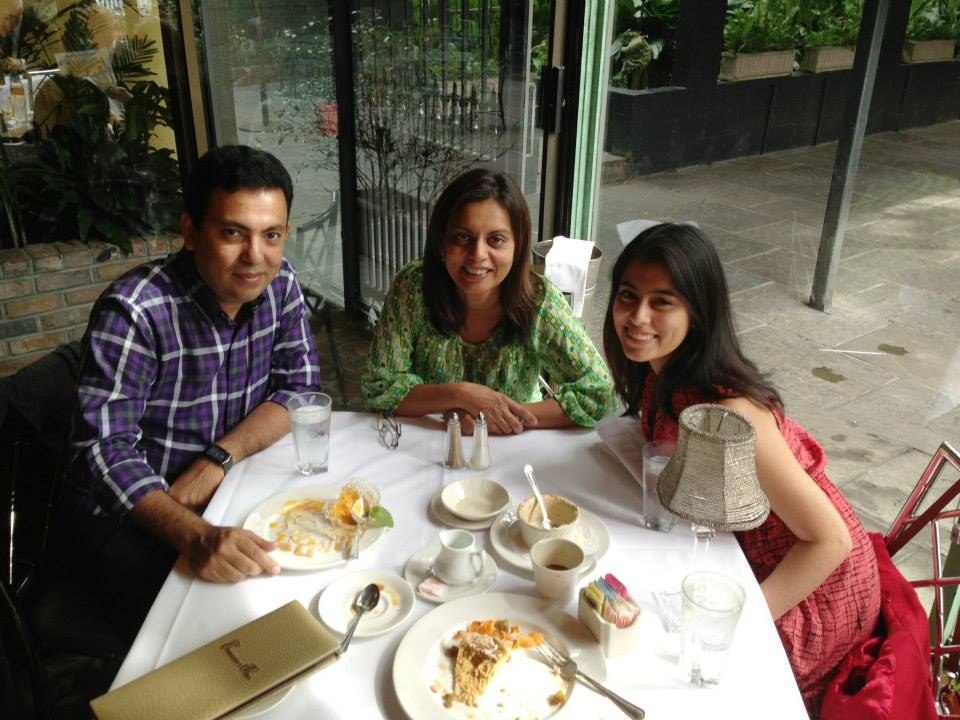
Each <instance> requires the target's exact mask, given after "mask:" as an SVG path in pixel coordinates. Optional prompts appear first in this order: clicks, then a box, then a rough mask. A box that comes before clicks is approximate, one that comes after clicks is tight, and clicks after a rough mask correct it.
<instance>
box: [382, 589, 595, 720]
mask: <svg viewBox="0 0 960 720" xmlns="http://www.w3.org/2000/svg"><path fill="white" fill-rule="evenodd" d="M490 618H495V619H500V618H503V619H506V620H508V621H510V622H511V623H513V624H517V625H519V626H520V628H521V630H522V631H523V632H531V631H535V630H539V631H540V632H542V633H543V634H544V637H545V638H546V640H547V641H548V642H550V643H551V644H552V645H554V646H556V647H558V648H559V649H560V650H561V651H562V652H566V653H569V654H570V655H571V656H572V657H574V658H575V659H576V661H577V663H578V664H579V665H580V667H581V668H582V669H583V670H584V672H586V673H587V674H589V675H592V676H593V677H595V678H596V679H597V680H598V681H600V682H603V681H604V680H605V679H606V664H605V662H604V659H603V654H602V653H601V651H600V646H599V645H598V644H597V642H596V640H594V638H593V636H592V635H591V634H590V632H589V631H588V630H587V628H586V627H585V626H584V625H583V624H582V623H580V621H578V620H576V619H575V618H573V617H571V616H570V615H567V614H566V613H565V612H563V611H562V610H559V609H558V608H557V607H555V606H553V605H551V604H550V603H549V602H548V601H546V600H543V599H541V598H534V597H530V596H527V595H511V594H507V593H491V594H488V595H479V596H476V597H466V598H461V599H460V600H454V601H453V602H448V603H445V604H443V605H440V606H439V607H437V608H435V609H434V610H431V611H430V612H429V613H427V614H426V615H424V616H423V617H422V618H420V619H419V620H418V621H417V622H416V623H415V624H414V625H413V627H411V628H410V629H409V630H408V631H407V634H406V635H405V636H404V638H403V640H402V641H401V642H400V646H399V647H398V648H397V654H396V655H395V656H394V660H393V686H394V688H396V691H397V697H398V699H399V701H400V705H401V706H402V707H403V709H404V710H405V711H406V713H407V715H408V716H409V717H411V718H417V720H449V719H450V718H458V719H462V720H466V719H467V718H473V719H475V720H483V719H485V718H489V719H491V720H492V719H493V718H500V717H508V718H513V717H523V718H534V717H536V718H546V717H551V716H552V715H556V714H557V713H559V712H562V711H563V709H564V707H565V706H566V704H564V705H561V706H560V707H558V708H553V707H550V705H549V704H548V702H547V698H548V697H549V696H550V695H551V694H552V693H555V692H557V691H558V690H560V689H564V688H565V689H566V691H567V697H568V699H569V696H570V694H571V693H573V692H583V691H584V689H580V688H576V687H574V686H572V685H570V684H567V683H565V682H564V681H563V680H562V679H561V678H560V677H559V676H558V675H557V674H555V673H554V672H553V671H552V670H551V669H550V668H549V667H547V665H545V664H544V663H543V662H541V661H540V660H539V658H538V657H537V654H536V652H535V651H532V650H519V651H514V653H513V656H512V658H511V660H510V662H509V663H507V664H506V665H505V666H504V667H503V668H501V670H500V672H499V673H497V676H496V677H495V678H494V680H493V683H492V684H491V686H490V687H489V688H488V689H487V692H486V693H484V695H483V696H482V697H481V698H480V702H479V704H478V707H475V708H473V707H467V706H465V705H463V704H462V703H459V702H455V703H453V705H452V706H451V707H449V708H445V707H444V706H443V694H444V692H449V691H450V689H451V686H452V683H453V666H452V661H451V660H450V658H449V656H448V655H447V654H446V652H445V650H446V648H447V647H448V646H450V645H453V644H455V642H454V641H453V640H452V638H453V634H454V633H455V632H456V631H458V630H462V629H465V628H466V626H467V624H468V623H469V622H471V621H472V620H485V619H490ZM446 668H449V672H446ZM447 676H449V677H447ZM500 688H505V690H504V691H502V692H501V690H500ZM568 701H569V700H568Z"/></svg>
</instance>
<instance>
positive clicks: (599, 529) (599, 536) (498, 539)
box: [490, 508, 610, 577]
mask: <svg viewBox="0 0 960 720" xmlns="http://www.w3.org/2000/svg"><path fill="white" fill-rule="evenodd" d="M570 539H571V540H573V541H574V542H575V543H577V544H578V545H579V546H580V547H582V548H583V554H584V555H586V556H587V560H588V561H587V562H586V563H585V564H584V570H583V575H588V574H589V573H591V572H592V571H593V568H594V567H596V564H597V562H598V561H599V560H600V558H602V557H603V556H604V555H606V554H607V550H609V549H610V530H609V529H608V528H607V526H606V525H605V524H604V522H603V520H601V519H600V518H599V517H597V516H596V515H594V514H593V513H592V512H590V511H589V510H586V509H584V508H580V526H579V527H578V528H577V530H576V532H575V533H574V535H573V536H572V537H570ZM490 544H491V545H493V549H494V550H495V551H496V552H497V555H499V556H500V557H501V558H502V559H503V561H504V562H506V563H507V565H510V566H511V567H512V568H513V569H514V570H519V571H520V572H522V573H525V574H527V575H529V576H531V577H532V576H533V565H532V564H531V562H530V547H529V546H528V545H527V544H526V543H525V542H524V540H523V536H522V535H521V534H520V524H519V523H518V522H517V509H516V508H513V509H512V510H507V511H506V512H505V513H503V514H502V515H500V516H499V517H498V518H497V519H496V520H494V521H493V525H491V526H490Z"/></svg>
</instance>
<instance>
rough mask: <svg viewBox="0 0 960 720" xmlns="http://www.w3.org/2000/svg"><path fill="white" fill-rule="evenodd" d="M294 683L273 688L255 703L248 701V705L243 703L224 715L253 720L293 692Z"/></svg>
mask: <svg viewBox="0 0 960 720" xmlns="http://www.w3.org/2000/svg"><path fill="white" fill-rule="evenodd" d="M295 684H296V683H292V684H290V685H287V686H286V687H282V688H280V689H279V690H274V691H273V692H272V693H270V694H268V695H265V696H264V697H262V698H261V699H259V700H257V701H256V702H255V703H250V704H249V705H245V706H244V707H242V708H240V709H238V710H234V711H233V712H232V713H230V714H228V715H227V716H226V717H227V718H229V720H253V718H258V717H260V716H261V715H265V714H267V713H268V712H270V711H271V710H273V709H274V708H275V707H277V706H278V705H279V704H280V703H282V702H283V701H284V700H286V699H287V696H288V695H289V694H290V693H291V692H293V686H294V685H295Z"/></svg>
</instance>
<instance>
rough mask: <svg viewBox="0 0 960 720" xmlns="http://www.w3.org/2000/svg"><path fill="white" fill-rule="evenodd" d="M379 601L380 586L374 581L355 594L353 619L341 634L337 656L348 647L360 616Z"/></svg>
mask: <svg viewBox="0 0 960 720" xmlns="http://www.w3.org/2000/svg"><path fill="white" fill-rule="evenodd" d="M379 602H380V588H378V587H377V584H376V583H370V584H369V585H367V586H366V587H365V588H364V589H363V590H361V591H360V594H359V595H357V599H356V600H355V601H354V603H353V609H354V612H356V615H354V616H353V619H352V620H351V621H350V625H349V627H347V634H346V635H344V636H343V640H342V641H341V642H340V649H339V650H337V657H340V656H341V655H343V654H344V653H345V652H346V651H347V648H348V647H350V641H351V640H352V639H353V633H354V632H356V629H357V625H358V624H359V623H360V618H361V617H363V614H364V613H365V612H369V611H370V610H373V609H374V608H375V607H376V606H377V603H379Z"/></svg>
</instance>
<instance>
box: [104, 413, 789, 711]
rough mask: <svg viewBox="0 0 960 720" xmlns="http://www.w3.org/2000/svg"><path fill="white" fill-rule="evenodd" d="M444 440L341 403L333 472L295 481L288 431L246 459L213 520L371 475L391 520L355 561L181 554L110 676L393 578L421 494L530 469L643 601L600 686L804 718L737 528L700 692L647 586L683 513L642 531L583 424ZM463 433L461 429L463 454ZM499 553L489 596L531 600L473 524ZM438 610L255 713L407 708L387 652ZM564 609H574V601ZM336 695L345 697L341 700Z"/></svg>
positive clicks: (690, 707)
mask: <svg viewBox="0 0 960 720" xmlns="http://www.w3.org/2000/svg"><path fill="white" fill-rule="evenodd" d="M444 439H445V435H444V433H443V432H442V430H441V429H440V423H439V422H438V421H435V420H431V419H430V418H425V419H422V420H415V421H410V420H405V421H403V436H402V437H401V439H400V447H399V448H398V449H397V450H395V451H392V452H390V451H388V450H386V449H385V448H384V447H383V446H382V445H381V444H380V443H379V441H378V434H377V430H376V417H375V416H372V415H365V414H360V413H335V414H334V417H333V431H332V440H331V457H330V469H329V472H328V473H326V474H325V475H317V476H313V477H308V478H305V477H302V476H300V475H298V474H296V473H295V472H294V471H293V469H292V468H293V463H294V454H293V441H292V438H291V437H290V436H289V435H288V436H287V437H285V438H283V439H281V440H280V441H278V442H277V443H275V444H274V445H273V446H271V447H270V448H268V449H266V450H264V451H263V452H261V453H258V454H257V455H254V456H253V457H250V458H248V459H247V460H245V461H244V462H241V463H239V464H238V465H237V466H236V468H235V469H234V470H232V471H231V472H230V473H229V475H228V476H227V477H226V478H225V479H224V482H223V484H222V485H221V487H220V488H219V490H218V491H217V493H216V495H215V496H214V498H213V500H212V501H211V503H210V506H209V507H208V508H207V511H206V513H205V514H204V517H206V519H207V520H209V521H210V522H213V523H218V524H225V525H241V524H242V523H243V521H244V519H245V518H246V517H247V515H248V514H249V513H250V512H251V511H252V510H253V509H254V508H255V507H256V506H257V505H258V504H259V503H260V502H261V501H262V500H263V499H265V498H267V497H269V496H271V495H273V494H275V493H277V492H279V491H281V490H285V489H288V488H293V487H296V486H298V485H311V484H318V483H324V484H326V483H330V484H336V485H339V484H342V483H343V482H345V481H346V480H348V479H349V478H351V477H355V476H362V477H365V478H367V479H369V480H372V481H375V482H377V483H378V484H379V486H380V489H381V493H382V503H383V505H384V506H385V507H387V508H389V509H390V511H391V512H392V513H393V516H394V518H395V521H396V527H395V528H394V529H393V530H391V531H389V533H388V534H387V535H386V536H385V537H384V538H382V539H381V540H380V542H378V543H377V544H376V545H375V546H374V547H373V548H372V549H370V550H369V551H366V552H364V553H363V554H362V556H361V557H360V559H359V560H352V561H350V562H349V564H346V565H340V566H337V567H333V568H329V569H326V570H322V571H318V572H284V573H281V574H280V575H278V576H273V577H259V578H251V579H248V580H245V581H244V582H241V583H239V584H236V585H215V584H212V583H207V582H203V581H200V580H196V579H194V578H193V577H191V576H190V574H189V570H188V569H185V568H186V566H185V564H184V563H183V560H182V558H181V560H180V561H179V562H178V564H177V566H176V567H175V568H174V570H173V571H172V572H171V573H170V576H169V577H168V579H167V581H166V583H165V584H164V586H163V588H162V590H161V591H160V593H159V595H158V596H157V599H156V602H155V603H154V605H153V608H152V609H151V611H150V614H149V615H148V617H147V619H146V622H145V623H144V625H143V627H142V628H141V630H140V634H139V635H138V636H137V639H136V642H135V643H134V645H133V647H132V649H131V650H130V653H129V655H128V656H127V658H126V660H125V661H124V663H123V666H122V667H121V669H120V672H119V673H118V674H117V677H116V679H115V680H114V684H113V687H119V686H120V685H123V684H125V683H127V682H130V681H131V680H133V679H135V678H137V677H139V676H141V675H143V674H144V673H147V672H149V671H150V670H153V669H154V668H156V667H158V666H160V665H163V664H164V663H167V662H170V661H171V660H174V659H176V658H177V657H180V656H181V655H183V654H185V653H187V652H189V651H191V650H193V649H195V648H197V647H199V646H200V645H203V644H204V643H207V642H209V641H211V640H213V639H215V638H217V637H219V636H220V635H223V634H225V633H227V632H229V631H230V630H231V629H233V628H235V627H238V626H240V625H242V624H244V623H247V622H249V621H251V620H253V619H255V618H256V617H258V616H261V615H263V614H265V613H267V612H269V611H271V610H273V609H275V608H277V607H279V606H280V605H283V604H284V603H286V602H289V601H290V600H294V599H296V600H299V601H300V602H302V603H303V604H304V605H305V606H306V607H307V608H309V609H310V610H311V611H313V612H316V608H317V598H318V596H319V595H320V593H321V592H322V591H323V589H324V587H326V585H328V584H329V583H330V582H332V581H333V580H335V579H336V578H338V577H340V576H341V575H343V574H344V573H348V572H353V571H355V570H358V569H370V568H376V569H383V570H391V571H394V572H396V573H398V574H401V575H402V573H403V566H404V564H405V562H406V560H407V559H408V558H409V557H410V556H411V555H413V554H414V553H415V552H417V551H418V550H420V549H422V548H424V547H425V546H427V545H430V544H433V543H435V542H436V541H437V532H438V530H440V529H442V526H441V525H439V524H438V523H437V522H435V521H434V520H433V519H432V516H431V515H430V514H429V513H428V510H427V506H428V502H429V499H430V497H431V496H432V495H433V494H434V493H435V492H436V491H438V490H439V489H440V488H442V487H443V486H444V485H446V484H447V483H449V482H451V481H452V480H454V479H457V478H459V477H464V476H469V475H476V474H482V475H485V476H487V477H491V478H493V479H495V480H497V481H498V482H500V483H501V484H503V485H504V486H506V487H507V489H508V490H509V491H510V494H511V497H512V499H513V500H514V501H515V502H516V501H519V500H521V499H523V498H524V497H527V496H528V495H529V491H528V489H527V485H526V481H525V480H524V477H523V473H522V470H521V468H522V467H523V464H524V463H527V462H529V463H531V464H533V466H534V467H535V469H536V474H537V478H538V482H539V484H540V485H541V486H542V488H544V490H545V491H547V492H558V493H560V494H562V495H564V496H566V497H568V498H570V499H571V500H573V501H574V502H576V503H578V504H579V505H581V506H582V507H584V508H586V509H588V510H590V511H592V512H593V513H595V514H596V515H598V516H599V517H600V518H602V519H603V521H604V522H605V523H606V525H607V527H608V528H609V529H610V532H611V534H612V538H613V541H612V543H611V546H610V549H609V552H608V553H607V554H606V556H605V557H603V559H602V560H601V561H600V562H599V564H598V567H597V570H596V573H595V575H599V574H601V573H606V572H613V573H615V574H616V575H617V577H619V578H620V579H621V580H622V581H623V582H624V583H625V584H626V585H627V586H628V587H629V588H630V589H631V592H632V593H633V595H634V597H636V598H637V599H638V600H640V601H641V602H642V604H643V612H644V616H643V617H644V620H645V625H644V628H643V632H644V637H643V640H642V643H641V646H640V648H639V649H638V650H637V651H636V652H635V653H632V654H630V655H626V656H624V657H619V658H611V659H607V661H606V664H607V684H608V685H609V686H610V687H612V688H613V689H615V690H616V691H617V692H619V693H620V694H621V695H624V696H625V697H627V698H628V699H630V700H631V701H633V702H635V703H636V704H638V705H640V706H641V707H643V708H644V709H645V710H646V711H647V717H648V718H650V720H660V719H662V718H678V719H679V718H683V719H685V720H686V719H690V718H737V719H738V720H746V719H747V718H764V719H765V718H769V717H777V718H784V719H786V718H806V717H807V716H806V713H805V711H804V708H803V703H802V701H801V699H800V694H799V692H798V690H797V686H796V683H795V681H794V679H793V675H792V673H791V670H790V666H789V663H788V662H787V659H786V655H785V654H784V651H783V647H782V645H781V643H780V639H779V637H778V635H777V633H776V630H775V628H774V625H773V622H772V620H771V618H770V614H769V612H768V610H767V607H766V605H765V603H764V600H763V596H762V595H761V593H760V588H759V586H758V585H757V583H756V581H755V579H754V577H753V575H752V573H751V572H750V569H749V567H748V566H747V564H746V561H745V560H744V557H743V555H742V553H741V551H740V549H739V546H738V545H737V543H736V541H735V540H734V538H733V537H732V536H730V535H725V534H721V535H719V536H718V537H717V538H716V539H715V540H714V542H713V543H711V546H710V549H709V553H708V554H707V556H706V558H701V559H699V560H698V566H699V567H700V568H710V569H716V570H719V571H722V572H725V573H727V574H729V575H732V576H734V577H736V578H738V579H739V580H740V582H741V583H742V584H743V585H744V587H745V588H746V592H747V601H746V605H745V607H744V611H743V615H742V617H741V620H740V624H739V626H738V628H737V635H736V640H735V642H734V645H733V647H732V648H731V651H730V656H729V663H728V667H727V671H726V676H725V677H724V680H723V682H722V683H721V685H720V686H718V687H714V688H695V687H691V686H690V685H688V684H686V683H685V682H684V681H683V679H682V678H681V677H680V676H679V673H678V670H677V666H676V659H677V652H678V638H677V636H676V635H675V634H674V635H668V634H667V633H665V632H664V631H663V629H662V627H661V626H660V624H659V621H658V620H657V617H658V616H657V611H656V608H655V606H654V605H653V603H652V600H651V597H650V591H651V590H654V589H659V588H666V587H674V588H675V587H678V586H679V581H680V579H681V577H682V576H683V574H684V572H685V571H686V570H687V569H689V567H690V562H691V556H692V546H693V541H692V534H691V533H690V530H689V527H687V526H686V524H685V523H683V522H679V523H678V524H677V527H676V528H674V530H673V532H672V533H670V534H664V533H659V532H653V531H649V530H645V529H643V528H641V527H640V526H639V525H638V515H639V510H640V495H641V493H640V490H639V487H638V485H637V484H636V482H635V481H634V480H633V479H632V477H631V476H630V475H629V474H628V473H627V472H626V470H625V469H624V468H623V467H622V466H621V465H620V464H619V463H618V462H616V461H615V460H614V459H613V458H612V456H611V455H610V454H609V453H608V452H607V450H606V449H605V447H604V446H603V444H602V442H601V441H600V439H599V438H598V436H597V434H596V433H595V432H593V431H590V430H579V429H578V430H562V431H553V430H533V431H527V432H524V433H523V434H521V435H518V436H514V437H506V438H500V437H495V438H490V454H491V459H492V463H493V464H492V466H491V467H490V468H489V470H486V471H484V472H483V473H475V472H474V471H471V470H467V469H464V470H456V471H451V470H446V469H444V468H443V467H442V466H441V465H440V462H439V460H440V458H441V454H442V450H443V444H444ZM470 447H471V439H469V438H465V441H464V452H465V453H466V454H467V456H468V457H469V452H470ZM475 534H476V535H477V537H478V539H480V538H482V539H483V542H484V544H485V548H486V549H487V550H488V551H489V552H491V554H493V555H494V557H495V558H496V559H497V563H498V565H499V566H500V573H499V575H498V577H497V581H496V584H495V585H494V587H493V588H492V590H491V591H496V592H516V593H522V594H527V595H533V594H535V591H534V588H533V581H532V580H531V579H529V578H527V577H523V576H520V575H518V574H515V573H514V572H513V571H511V570H510V568H509V566H508V565H507V564H506V563H504V562H502V561H501V560H500V558H497V557H496V553H495V552H494V551H493V548H492V547H491V544H490V540H489V537H488V533H487V532H486V531H478V532H476V533H475ZM434 607H435V606H434V605H433V604H430V603H427V602H424V601H422V600H419V599H418V600H417V603H416V607H415V609H414V612H413V614H412V615H411V616H410V617H409V618H408V619H407V620H406V621H405V622H404V623H403V624H401V625H400V626H399V627H398V628H396V629H395V630H393V631H392V632H390V633H388V634H386V635H383V636H380V637H374V638H369V639H365V638H361V639H355V640H354V642H353V644H352V645H351V647H350V650H349V652H348V653H347V654H346V655H345V656H344V657H343V659H342V660H340V661H339V662H338V663H335V664H334V665H332V666H330V667H328V668H326V669H324V670H322V671H321V672H319V673H317V674H315V675H313V676H311V677H310V678H308V679H307V680H305V681H303V682H301V683H300V684H298V685H297V686H296V687H295V688H294V689H293V691H292V693H291V694H290V695H289V697H288V698H287V699H286V700H285V701H284V702H283V703H282V704H281V705H279V706H278V707H277V708H275V709H274V710H273V711H272V712H271V713H269V714H267V715H264V716H263V717H271V718H299V717H319V718H335V717H346V716H348V715H349V716H350V717H356V718H364V719H366V718H376V717H385V718H404V717H406V715H405V713H404V712H403V710H402V708H401V707H400V704H399V702H398V700H397V696H396V692H395V690H394V687H393V658H394V655H395V653H396V649H397V646H398V645H399V643H400V640H401V639H402V637H403V635H404V633H405V632H406V630H407V629H408V628H409V627H410V626H411V625H413V623H415V622H416V621H417V620H418V619H419V618H420V617H422V616H423V615H425V614H426V613H428V612H429V611H430V610H432V609H433V608H434ZM566 610H567V611H568V612H569V613H570V614H571V615H574V616H576V606H575V605H574V604H571V605H570V606H569V607H568V608H566ZM345 699H349V703H348V705H345ZM563 717H566V718H602V719H609V720H614V719H616V720H619V718H622V717H623V715H622V714H621V713H620V712H619V710H617V709H616V708H615V707H614V706H613V705H612V704H610V703H609V702H608V701H606V700H604V699H603V698H601V697H599V696H597V695H594V694H593V693H591V692H589V691H586V689H585V688H579V689H578V691H577V692H575V693H573V695H572V696H571V699H570V702H569V703H568V704H567V706H566V708H565V709H564V712H563Z"/></svg>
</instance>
